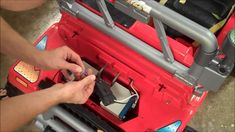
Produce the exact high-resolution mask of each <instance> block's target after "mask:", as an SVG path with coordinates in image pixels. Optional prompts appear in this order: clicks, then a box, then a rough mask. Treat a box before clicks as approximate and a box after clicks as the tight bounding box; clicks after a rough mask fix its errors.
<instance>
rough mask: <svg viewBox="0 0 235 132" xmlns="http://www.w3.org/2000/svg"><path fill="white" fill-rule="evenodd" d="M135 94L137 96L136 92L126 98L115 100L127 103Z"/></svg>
mask: <svg viewBox="0 0 235 132" xmlns="http://www.w3.org/2000/svg"><path fill="white" fill-rule="evenodd" d="M134 96H137V95H136V94H133V95H131V96H129V97H127V98H125V99H122V100H114V101H115V102H116V103H127V102H126V101H128V100H129V99H130V98H132V97H134Z"/></svg>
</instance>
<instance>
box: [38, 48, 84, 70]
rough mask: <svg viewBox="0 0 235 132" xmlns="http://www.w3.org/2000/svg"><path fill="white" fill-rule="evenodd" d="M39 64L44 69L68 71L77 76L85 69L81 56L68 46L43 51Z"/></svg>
mask: <svg viewBox="0 0 235 132" xmlns="http://www.w3.org/2000/svg"><path fill="white" fill-rule="evenodd" d="M72 62H73V63H72ZM38 64H39V67H40V68H43V69H66V70H70V71H71V72H73V73H75V74H80V72H82V70H83V69H85V67H84V65H83V63H82V60H81V58H80V56H79V55H78V54H76V53H75V52H74V51H73V50H72V49H70V48H69V47H67V46H63V47H59V48H56V49H54V50H49V51H42V52H41V54H40V55H39V57H38Z"/></svg>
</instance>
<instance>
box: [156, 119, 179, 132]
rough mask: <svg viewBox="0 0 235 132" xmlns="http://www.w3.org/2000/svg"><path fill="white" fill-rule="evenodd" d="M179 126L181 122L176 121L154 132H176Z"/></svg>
mask: <svg viewBox="0 0 235 132" xmlns="http://www.w3.org/2000/svg"><path fill="white" fill-rule="evenodd" d="M180 125H181V121H176V122H174V123H172V124H170V125H167V126H165V127H163V128H160V129H158V130H157V131H156V132H177V130H178V128H179V127H180Z"/></svg>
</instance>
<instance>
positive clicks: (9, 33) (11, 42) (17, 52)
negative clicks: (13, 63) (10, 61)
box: [0, 17, 40, 65]
mask: <svg viewBox="0 0 235 132" xmlns="http://www.w3.org/2000/svg"><path fill="white" fill-rule="evenodd" d="M0 30H1V53H3V54H6V55H9V56H12V57H14V58H18V59H21V60H23V61H25V62H27V63H30V64H32V65H36V64H37V63H38V62H37V61H38V60H37V59H38V58H39V57H40V56H39V55H40V51H39V50H37V49H36V48H35V47H33V46H32V44H30V43H29V42H28V41H27V40H26V39H24V38H23V37H22V36H20V35H19V33H17V32H16V31H14V30H13V29H12V28H11V27H10V25H8V24H7V23H6V22H5V20H4V19H3V18H2V17H1V29H0Z"/></svg>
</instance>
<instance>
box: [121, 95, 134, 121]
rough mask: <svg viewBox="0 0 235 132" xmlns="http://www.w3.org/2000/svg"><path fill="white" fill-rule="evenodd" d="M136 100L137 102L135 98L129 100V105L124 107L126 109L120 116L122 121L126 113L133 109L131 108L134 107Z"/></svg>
mask: <svg viewBox="0 0 235 132" xmlns="http://www.w3.org/2000/svg"><path fill="white" fill-rule="evenodd" d="M135 100H136V97H135V96H134V97H132V98H130V99H129V101H128V102H127V104H126V105H125V106H124V108H123V109H122V111H121V112H120V114H119V118H120V119H124V118H125V115H126V113H127V112H128V111H129V109H130V108H131V106H132V105H133V103H134V102H135Z"/></svg>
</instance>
